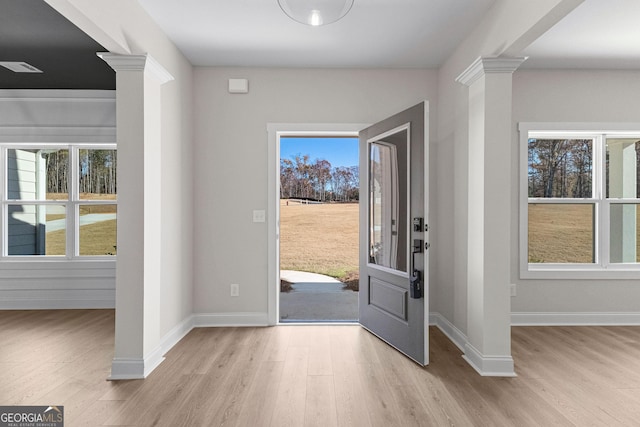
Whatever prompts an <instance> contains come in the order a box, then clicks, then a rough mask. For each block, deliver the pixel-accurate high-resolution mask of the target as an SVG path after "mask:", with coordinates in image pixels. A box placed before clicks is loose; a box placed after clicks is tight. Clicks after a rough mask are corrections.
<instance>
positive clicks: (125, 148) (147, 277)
mask: <svg viewBox="0 0 640 427" xmlns="http://www.w3.org/2000/svg"><path fill="white" fill-rule="evenodd" d="M98 56H100V58H102V59H103V60H104V61H105V62H107V64H109V65H110V66H111V68H113V69H114V70H115V71H116V126H117V131H116V134H117V142H118V182H119V183H120V185H119V186H118V255H117V257H118V260H117V268H116V334H115V355H114V359H113V363H112V366H111V377H110V379H113V380H117V379H131V378H145V377H146V376H147V375H148V374H149V373H150V372H151V371H152V370H153V369H155V368H156V367H157V366H158V365H159V364H160V363H161V362H162V360H163V357H162V353H161V349H160V329H159V328H160V297H161V294H160V280H161V278H160V262H161V259H162V258H161V235H162V221H161V219H162V217H161V212H162V209H161V207H162V204H161V196H162V193H161V184H162V180H161V178H162V174H161V157H160V153H161V125H162V115H161V89H160V86H161V85H162V84H164V83H166V82H168V81H170V80H173V77H172V76H171V74H169V73H168V72H167V71H166V70H165V69H164V68H163V67H162V66H161V65H160V64H159V63H157V62H156V61H155V60H154V59H153V58H152V57H151V56H149V55H115V54H111V53H99V54H98Z"/></svg>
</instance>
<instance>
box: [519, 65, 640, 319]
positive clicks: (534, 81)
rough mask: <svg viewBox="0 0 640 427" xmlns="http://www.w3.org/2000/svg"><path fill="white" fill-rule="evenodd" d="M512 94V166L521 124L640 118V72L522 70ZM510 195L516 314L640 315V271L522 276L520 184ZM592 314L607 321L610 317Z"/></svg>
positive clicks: (616, 120)
mask: <svg viewBox="0 0 640 427" xmlns="http://www.w3.org/2000/svg"><path fill="white" fill-rule="evenodd" d="M513 95H514V103H513V120H514V124H513V144H514V150H513V152H512V162H513V163H512V164H513V165H518V155H519V149H518V133H517V123H518V122H594V123H595V122H630V123H639V122H640V109H639V108H638V99H640V71H584V70H581V71H580V70H564V71H560V70H559V71H549V70H546V71H543V70H520V71H517V72H516V73H515V75H514V80H513ZM518 173H519V170H518V167H517V166H516V167H514V168H513V170H512V174H513V178H512V182H514V183H517V182H518V180H519V175H518ZM511 199H512V216H511V217H512V224H511V234H512V245H511V249H512V251H511V253H512V258H511V271H512V281H513V283H516V284H517V296H516V297H514V298H512V304H511V307H512V312H513V313H517V314H523V313H569V314H572V313H574V314H575V313H596V314H597V313H601V314H602V313H605V314H606V313H618V314H619V313H623V314H624V313H635V314H636V315H638V314H640V274H638V279H636V280H596V279H593V280H529V279H527V280H521V279H519V266H518V248H519V247H518V188H517V185H514V186H513V187H512V194H511ZM520 318H521V317H518V316H516V320H517V319H520ZM543 318H546V319H553V318H554V317H553V316H547V317H540V319H543ZM591 318H592V322H596V323H597V322H598V321H600V320H601V321H607V317H606V316H597V315H594V316H591ZM616 318H619V319H620V321H623V317H619V316H616ZM636 318H637V317H636ZM576 319H577V318H576ZM629 319H631V318H629Z"/></svg>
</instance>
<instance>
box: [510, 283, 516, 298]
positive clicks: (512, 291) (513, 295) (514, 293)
mask: <svg viewBox="0 0 640 427" xmlns="http://www.w3.org/2000/svg"><path fill="white" fill-rule="evenodd" d="M511 296H512V297H515V296H516V284H515V283H512V284H511Z"/></svg>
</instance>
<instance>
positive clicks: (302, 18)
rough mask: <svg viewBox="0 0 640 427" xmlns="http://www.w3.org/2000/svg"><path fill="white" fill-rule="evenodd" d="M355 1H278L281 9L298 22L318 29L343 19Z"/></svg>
mask: <svg viewBox="0 0 640 427" xmlns="http://www.w3.org/2000/svg"><path fill="white" fill-rule="evenodd" d="M353 1H354V0H278V4H279V5H280V9H282V11H283V12H284V13H286V14H287V16H288V17H289V18H291V19H293V20H294V21H296V22H299V23H301V24H305V25H311V26H313V27H318V26H320V25H328V24H332V23H334V22H336V21H338V20H340V19H342V18H343V17H344V16H345V15H346V14H347V13H348V12H349V10H351V6H353Z"/></svg>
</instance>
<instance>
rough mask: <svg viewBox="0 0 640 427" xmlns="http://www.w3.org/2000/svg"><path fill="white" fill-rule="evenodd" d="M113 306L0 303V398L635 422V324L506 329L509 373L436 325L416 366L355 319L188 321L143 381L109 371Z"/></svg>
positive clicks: (233, 419) (145, 421) (159, 415)
mask: <svg viewBox="0 0 640 427" xmlns="http://www.w3.org/2000/svg"><path fill="white" fill-rule="evenodd" d="M113 324H114V313H113V311H111V310H65V311H4V312H0V405H17V404H19V405H29V404H33V405H53V404H55V405H64V407H65V416H66V421H67V422H66V425H67V426H71V427H73V426H84V425H88V426H97V425H118V426H124V425H126V426H148V425H162V426H199V425H202V426H218V425H230V426H323V427H325V426H336V425H339V426H413V425H424V426H430V425H431V426H447V425H456V426H553V425H561V426H564V425H567V426H572V425H574V426H586V425H602V426H617V425H625V426H639V425H640V327H515V328H513V330H512V335H513V355H514V359H515V363H516V372H517V373H518V377H517V378H483V377H480V376H479V375H478V374H477V373H476V372H475V371H473V370H472V369H471V368H470V367H469V366H468V365H467V364H466V362H465V361H464V360H463V359H462V357H461V352H460V351H459V350H458V349H457V348H456V347H455V346H454V345H453V344H452V343H451V342H450V341H448V339H447V338H446V337H444V336H443V334H442V333H441V332H440V331H439V330H437V329H435V328H432V329H431V330H430V332H431V339H430V344H431V364H430V365H429V366H428V367H427V368H420V367H418V366H417V365H415V364H414V363H413V362H411V361H409V360H408V359H406V358H405V357H403V356H402V355H400V354H398V353H397V352H396V351H395V350H393V349H391V348H389V347H388V346H387V345H385V344H384V343H382V342H381V341H379V340H378V339H377V338H375V337H374V336H372V335H371V334H369V333H368V332H366V331H365V330H363V329H361V328H360V327H358V326H278V327H272V328H200V329H194V330H193V331H192V332H191V333H189V334H188V335H187V336H186V337H185V338H184V339H183V340H182V341H181V342H180V343H178V344H177V345H176V346H175V347H174V348H173V349H172V350H171V351H170V352H169V353H168V354H167V355H166V360H165V361H164V362H163V363H162V364H161V365H160V366H159V367H158V368H157V369H156V370H155V371H154V372H153V373H152V374H151V375H150V376H149V378H147V379H146V380H135V381H116V382H109V381H105V379H106V377H107V376H108V375H109V370H110V363H111V358H112V356H113V330H114V327H113Z"/></svg>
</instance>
